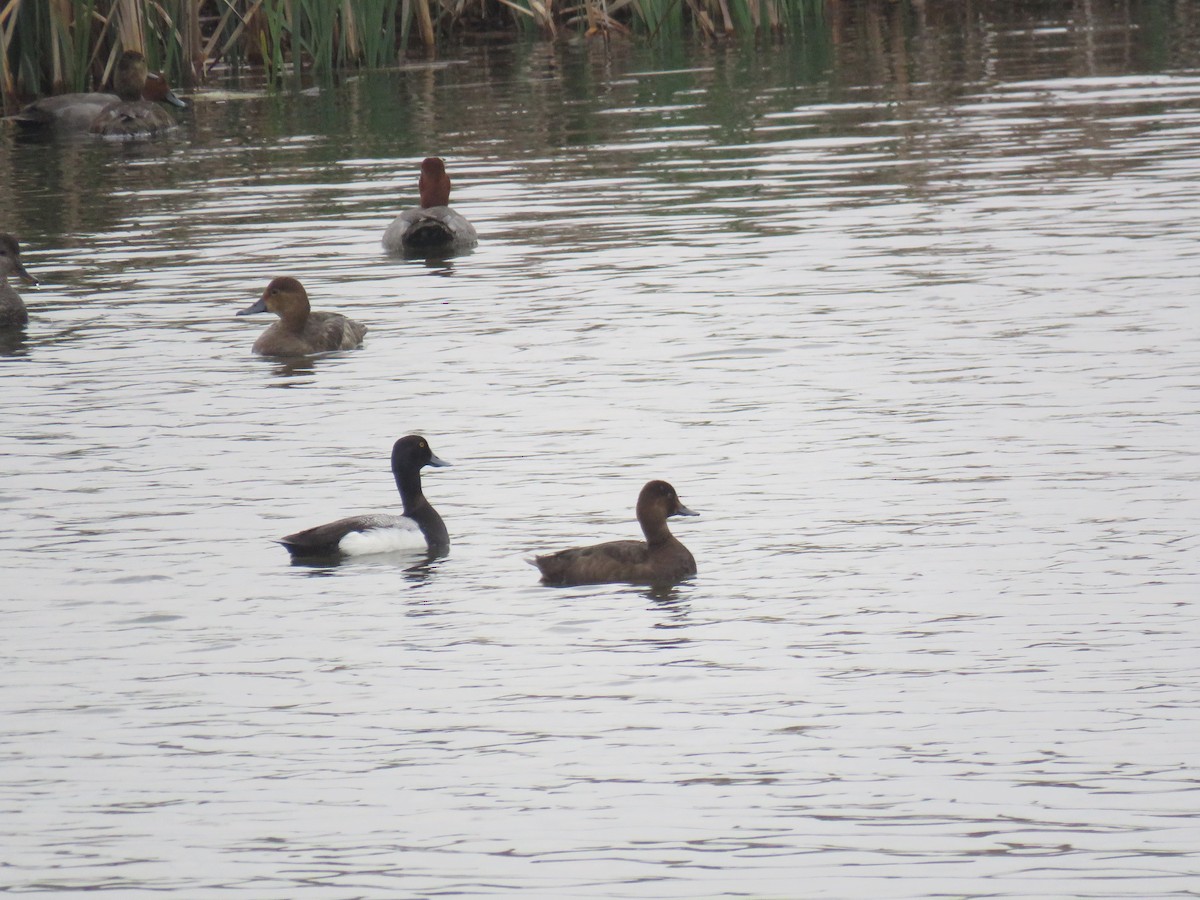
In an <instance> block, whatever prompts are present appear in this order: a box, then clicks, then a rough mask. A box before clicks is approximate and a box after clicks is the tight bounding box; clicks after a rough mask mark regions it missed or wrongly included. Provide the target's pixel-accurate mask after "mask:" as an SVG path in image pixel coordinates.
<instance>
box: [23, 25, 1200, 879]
mask: <svg viewBox="0 0 1200 900" xmlns="http://www.w3.org/2000/svg"><path fill="white" fill-rule="evenodd" d="M836 24H837V29H836V33H837V35H838V39H837V41H835V42H833V43H826V44H820V43H813V44H809V45H803V46H802V47H801V48H800V49H797V50H787V49H784V48H781V47H774V48H772V47H768V48H762V49H760V52H759V53H758V54H757V55H752V54H749V53H748V52H743V51H740V50H738V49H737V48H727V49H724V50H719V51H714V50H704V49H697V50H695V51H694V52H693V53H691V54H689V55H686V56H685V55H681V56H680V57H679V58H674V57H667V56H655V55H653V54H651V53H649V52H647V51H641V50H638V49H636V48H631V47H626V48H619V49H618V50H617V51H616V52H615V53H614V55H613V56H612V57H611V58H605V57H604V55H603V54H602V53H599V52H596V51H594V50H593V51H585V50H581V49H578V48H573V49H572V48H568V49H558V50H555V49H552V48H539V47H533V48H529V47H526V48H520V49H519V50H518V51H516V52H515V53H510V52H507V51H500V50H496V49H487V50H478V51H464V52H463V59H464V64H462V65H453V66H449V67H440V68H430V69H419V68H418V69H414V70H410V71H405V72H402V73H375V74H370V75H367V76H363V77H361V78H357V79H351V80H348V81H347V82H346V83H344V84H342V85H339V86H337V87H335V88H333V89H330V90H326V91H325V92H322V93H320V94H319V95H318V96H316V97H311V96H299V95H285V96H282V97H268V96H257V97H253V96H252V97H251V98H249V99H239V98H236V97H235V98H233V99H219V96H220V95H214V96H213V97H212V98H210V99H207V100H206V99H205V98H204V97H198V98H197V102H196V104H195V110H194V113H193V114H192V117H191V119H190V120H189V124H188V126H187V128H186V129H185V130H184V132H183V134H182V135H180V136H179V138H178V139H176V140H173V141H169V142H164V143H161V144H154V145H151V146H149V147H141V148H137V147H108V146H96V145H93V144H86V143H85V144H79V145H71V144H64V145H48V146H44V145H43V146H39V145H29V144H16V143H12V142H11V141H8V142H7V143H4V144H2V145H0V166H4V167H7V168H6V169H5V171H6V172H16V173H19V174H18V175H16V176H10V177H12V178H13V182H14V185H13V190H12V191H11V192H10V193H9V194H8V195H7V196H5V197H4V198H0V211H3V213H4V216H5V220H4V221H5V227H6V228H9V229H11V230H13V231H17V232H18V233H20V235H21V237H22V239H23V241H24V242H26V243H27V244H28V247H29V249H28V252H27V260H26V261H27V263H28V265H29V267H30V269H31V270H32V271H34V272H35V273H36V274H37V275H38V276H39V277H40V278H41V279H42V281H43V286H42V287H41V288H39V289H37V290H30V291H27V292H26V294H25V296H26V299H27V301H28V302H29V305H30V307H31V312H32V316H33V318H32V321H31V324H30V327H29V329H28V333H27V335H26V337H25V339H24V341H23V342H22V343H20V344H19V345H18V346H15V347H9V348H8V350H9V352H10V353H11V354H12V355H9V356H7V357H5V358H3V359H0V415H2V416H3V422H4V428H3V433H2V434H0V459H2V461H3V465H4V468H5V470H6V473H7V477H6V478H5V479H4V482H3V485H2V486H0V500H2V507H0V508H2V510H3V511H2V513H0V515H2V519H0V522H2V523H3V528H2V529H0V554H2V557H3V559H4V569H5V576H4V580H5V591H4V592H5V594H6V595H7V597H6V599H5V601H4V602H3V604H2V605H0V628H2V630H3V633H4V634H5V636H6V640H5V641H4V644H3V650H2V651H0V653H2V659H0V665H2V667H3V671H4V673H5V675H4V678H3V680H2V682H0V684H2V687H0V709H2V710H3V718H2V719H0V721H2V723H3V724H2V725H0V742H2V743H0V753H2V754H3V760H4V769H3V771H4V776H3V778H2V780H0V797H2V801H0V803H2V806H0V808H2V809H3V813H4V815H3V818H2V820H0V821H2V822H3V823H4V824H3V825H0V832H2V841H0V843H2V844H3V846H4V847H5V850H4V860H5V864H6V865H5V868H4V869H3V874H0V884H2V885H3V886H5V887H6V888H7V889H9V890H12V891H35V890H57V891H62V892H65V891H68V890H84V889H92V890H97V889H109V890H113V891H116V892H118V893H119V894H120V895H121V896H128V897H140V896H151V895H152V894H153V895H157V894H159V893H160V892H162V891H170V890H177V891H179V892H180V893H182V894H184V895H188V896H212V895H216V894H218V893H224V892H228V893H231V894H232V893H238V894H243V895H245V896H252V897H292V896H299V895H303V896H314V897H352V896H430V895H434V894H449V893H461V894H467V895H479V894H490V893H496V894H499V893H518V894H520V895H522V896H545V897H564V896H573V897H583V896H595V897H647V898H661V897H697V896H717V895H735V894H736V895H746V896H762V897H766V896H789V897H791V896H807V897H816V896H821V897H859V896H861V897H868V896H869V897H877V896H887V897H929V896H935V895H937V896H941V895H945V896H977V895H986V896H1004V897H1050V896H1053V897H1066V896H1080V897H1083V896H1086V897H1147V896H1168V895H1177V896H1188V895H1191V893H1190V892H1194V890H1195V886H1196V884H1197V879H1198V878H1200V860H1198V858H1197V851H1196V848H1197V847H1200V829H1198V827H1197V824H1196V819H1195V817H1194V812H1195V805H1196V802H1195V796H1196V785H1197V776H1196V770H1195V758H1196V752H1197V749H1198V747H1197V744H1198V739H1200V727H1198V725H1197V717H1196V713H1195V684H1196V681H1197V664H1196V658H1197V657H1196V651H1195V647H1196V643H1197V638H1198V637H1200V635H1198V630H1200V629H1198V627H1197V624H1198V623H1197V616H1196V612H1195V600H1196V593H1197V592H1196V586H1197V581H1198V579H1197V575H1198V573H1200V554H1198V553H1197V543H1198V540H1197V537H1196V520H1197V508H1198V500H1200V498H1198V489H1197V465H1196V461H1195V447H1196V446H1197V443H1198V439H1200V434H1198V430H1197V418H1196V407H1197V403H1196V370H1197V360H1198V358H1200V355H1198V351H1200V333H1198V331H1197V317H1196V309H1195V300H1194V294H1195V292H1196V284H1197V281H1198V279H1200V264H1198V262H1197V254H1196V251H1195V247H1196V238H1197V225H1196V223H1197V222H1198V221H1200V163H1198V162H1197V156H1196V142H1197V137H1198V135H1200V74H1198V73H1197V71H1196V70H1195V68H1194V67H1195V66H1196V63H1197V58H1196V56H1195V55H1194V54H1193V51H1192V50H1191V49H1189V48H1188V47H1186V46H1183V47H1182V48H1180V47H1177V46H1176V47H1175V48H1174V50H1173V51H1172V52H1173V53H1176V54H1178V56H1171V57H1170V58H1169V59H1167V60H1165V61H1164V60H1160V61H1159V64H1156V65H1151V64H1148V63H1147V62H1146V61H1145V60H1143V59H1141V58H1140V57H1138V55H1137V53H1135V52H1133V51H1131V50H1129V48H1130V47H1131V46H1135V47H1140V46H1142V45H1141V44H1138V43H1137V41H1138V37H1137V32H1131V31H1130V30H1129V29H1127V28H1118V27H1117V25H1119V24H1120V23H1119V22H1117V23H1115V24H1114V23H1113V22H1105V23H1101V24H1103V25H1104V27H1103V28H1100V27H1096V28H1093V29H1092V30H1091V31H1087V32H1083V31H1081V29H1080V27H1079V25H1078V23H1069V22H1068V23H1061V22H1056V21H1053V20H1046V21H1036V22H1032V23H1029V22H1026V23H1023V24H1020V25H1019V26H1018V25H1015V24H1012V25H1010V24H1005V23H1001V25H995V26H993V28H992V30H991V31H989V32H987V33H986V34H983V35H981V34H979V33H977V32H975V31H969V32H967V33H966V35H965V36H964V37H963V38H962V40H963V41H964V42H965V44H967V45H968V49H969V48H970V47H974V46H976V43H973V42H978V43H979V45H982V46H986V47H989V48H990V50H989V53H990V55H984V56H980V55H978V54H976V55H971V54H970V53H967V52H966V51H964V50H963V48H962V47H960V46H958V45H957V44H954V43H953V41H951V39H950V37H948V36H947V35H948V34H949V31H945V32H943V31H940V30H939V26H938V23H937V22H936V21H935V22H931V23H927V24H926V27H925V29H924V30H920V31H918V32H917V34H916V37H915V38H914V39H913V41H911V42H910V44H906V45H904V46H905V51H906V53H910V54H912V55H911V57H907V56H906V57H904V58H903V59H902V58H901V57H900V54H899V49H898V48H897V47H895V46H892V47H891V48H890V49H886V48H885V50H879V49H878V48H877V47H876V45H875V43H873V40H874V39H875V38H878V37H879V35H886V34H888V33H890V31H889V29H892V28H896V27H899V25H897V23H896V22H894V21H890V20H888V19H886V18H878V19H872V18H871V17H869V16H868V17H865V18H855V17H849V18H847V19H846V20H844V21H843V20H839V22H837V23H836ZM1060 26H1061V27H1060ZM1030 34H1035V35H1036V38H1037V39H1036V40H1033V41H1030V40H1029V39H1028V36H1029V35H1030ZM985 38H986V39H987V40H985ZM1089 43H1090V46H1091V50H1090V55H1089V53H1088V52H1085V51H1086V50H1087V47H1088V46H1089ZM885 44H886V41H885ZM1081 47H1082V49H1081ZM801 50H803V52H800V51H801ZM955 61H957V63H956V62H955ZM901 69H902V70H903V71H904V72H906V73H908V76H909V77H906V78H903V79H900V78H896V77H895V75H894V73H895V72H896V71H898V70H901ZM914 73H923V75H922V77H917V75H916V74H914ZM428 152H440V153H443V154H444V155H446V156H447V157H448V158H449V159H450V162H451V168H452V174H453V175H454V177H455V178H456V183H457V187H456V192H455V197H454V205H455V206H456V207H457V208H459V209H460V210H462V211H463V212H465V213H466V214H468V215H469V216H470V217H471V218H472V220H473V221H474V222H475V224H476V226H477V227H478V229H479V232H480V234H481V236H482V240H481V242H480V245H479V247H478V249H477V250H476V251H475V252H474V253H472V254H470V255H467V256H462V257H458V258H455V259H453V260H449V261H445V262H431V263H429V264H426V263H424V262H423V261H404V260H397V259H392V258H388V257H386V256H384V255H383V254H382V253H381V252H380V250H379V246H378V240H379V237H380V234H381V233H382V230H383V228H384V226H385V225H386V223H387V222H388V221H389V220H390V218H391V217H392V216H393V215H394V214H395V212H396V211H397V210H398V209H399V208H400V207H402V206H404V205H406V204H407V203H409V202H411V199H412V198H413V197H414V196H415V166H416V163H417V162H418V161H419V159H420V157H421V156H422V155H424V154H425V153H428ZM279 274H292V275H295V276H297V277H299V278H301V279H302V280H303V281H304V282H305V283H306V285H307V286H308V288H309V291H310V294H311V295H312V297H313V300H314V304H315V305H316V306H317V307H318V308H327V309H337V310H339V311H342V312H346V313H348V314H351V315H353V316H354V317H356V318H359V319H361V320H362V321H364V322H366V323H367V324H368V325H369V328H370V332H369V334H368V335H367V340H366V344H365V346H364V348H363V349H362V350H360V351H357V352H353V353H344V354H336V355H332V356H328V357H323V358H319V359H315V360H311V361H308V362H305V363H301V364H298V365H293V366H284V365H281V364H279V363H278V362H272V361H264V360H259V359H255V358H253V357H252V356H251V355H250V353H249V348H250V345H251V343H252V342H253V340H254V336H255V335H256V334H257V333H258V331H259V330H261V328H262V327H264V324H265V323H263V322H258V321H251V322H248V321H246V320H245V319H235V318H234V315H233V314H234V313H235V312H236V311H237V310H238V309H240V308H241V307H242V306H244V305H246V304H247V303H248V302H249V301H250V300H251V299H253V298H254V297H255V296H256V295H257V294H258V293H259V292H260V291H261V290H262V288H263V286H265V284H266V282H267V281H268V280H269V279H270V278H271V277H273V276H275V275H279ZM410 431H421V432H423V433H424V434H426V435H427V436H428V437H429V438H430V440H431V442H432V445H433V447H434V449H435V450H436V451H437V452H438V454H439V455H442V456H444V457H445V458H447V459H449V460H451V461H452V462H454V464H455V466H454V468H451V469H444V470H438V471H436V472H430V473H429V474H428V475H427V476H426V479H425V484H426V491H427V493H428V495H429V496H430V498H431V499H432V500H433V502H434V503H435V505H437V506H438V508H439V509H440V510H441V512H442V513H443V515H444V517H445V518H446V520H447V523H448V525H449V527H450V530H451V534H452V537H453V540H454V546H453V548H452V551H451V554H450V556H449V557H448V558H446V559H442V560H438V561H435V562H433V563H431V564H428V565H425V566H414V563H415V562H416V561H415V560H411V559H405V558H400V559H393V558H380V559H365V560H361V561H356V562H353V563H348V564H344V565H342V566H337V567H293V566H289V565H288V562H287V558H286V554H285V553H284V552H283V550H282V549H281V548H279V547H277V546H274V545H272V544H271V540H272V539H273V538H275V537H277V536H279V535H281V534H285V533H287V532H288V531H290V530H294V529H295V528H298V527H302V526H305V525H311V524H316V523H318V522H321V521H325V520H327V519H329V518H331V517H333V516H335V515H340V514H343V513H350V512H356V511H370V510H379V509H385V508H392V507H393V506H394V505H395V497H394V490H393V487H392V484H391V480H390V476H389V473H388V471H387V462H386V456H387V452H388V448H389V447H390V443H391V441H392V440H393V439H394V438H395V437H396V436H398V435H400V434H402V433H406V432H410ZM652 477H661V478H667V479H669V480H671V481H672V482H673V483H674V484H675V485H676V486H677V487H678V488H679V490H680V493H681V495H682V496H683V498H684V500H685V502H687V503H688V504H689V505H690V506H692V507H693V508H695V509H697V510H699V511H700V512H701V513H702V517H701V518H699V519H692V520H687V521H684V522H682V523H681V524H679V525H678V526H677V528H676V531H677V533H678V534H679V535H680V536H681V537H682V539H683V540H684V542H685V543H687V544H688V545H689V546H690V547H691V548H692V550H693V551H694V553H695V555H696V557H697V559H698V561H699V565H700V575H699V577H698V578H697V579H695V581H694V582H692V583H689V584H685V585H681V586H679V587H677V588H675V589H674V590H671V591H659V592H653V591H648V590H645V589H639V588H627V587H599V588H579V589H573V590H566V591H561V590H548V589H544V588H540V587H538V586H537V584H536V573H535V572H534V570H533V569H531V568H529V567H528V566H526V565H525V564H524V563H523V561H522V560H523V558H524V557H526V556H528V555H530V554H531V553H533V552H537V551H540V550H544V549H552V548H556V547H561V546H568V545H570V544H572V543H577V542H581V541H590V540H598V539H606V538H611V537H625V536H631V535H632V534H633V529H634V527H635V526H634V524H633V521H632V506H633V501H634V498H635V496H636V493H637V490H638V488H639V487H640V485H641V484H642V483H643V482H644V481H645V480H647V479H648V478H652Z"/></svg>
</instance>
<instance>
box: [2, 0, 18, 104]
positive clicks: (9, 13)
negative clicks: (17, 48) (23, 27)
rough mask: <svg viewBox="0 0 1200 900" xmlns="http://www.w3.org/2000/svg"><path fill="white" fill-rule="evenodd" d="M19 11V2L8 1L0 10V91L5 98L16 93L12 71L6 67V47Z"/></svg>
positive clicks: (10, 41)
mask: <svg viewBox="0 0 1200 900" xmlns="http://www.w3.org/2000/svg"><path fill="white" fill-rule="evenodd" d="M20 9H21V0H9V2H8V3H6V4H5V5H4V7H3V9H0V91H3V93H4V96H5V97H11V96H12V95H13V94H15V93H16V87H17V85H16V81H15V79H14V78H13V73H12V69H11V68H9V65H8V47H9V45H10V44H11V43H12V36H13V29H14V28H16V25H17V13H18V12H19V11H20Z"/></svg>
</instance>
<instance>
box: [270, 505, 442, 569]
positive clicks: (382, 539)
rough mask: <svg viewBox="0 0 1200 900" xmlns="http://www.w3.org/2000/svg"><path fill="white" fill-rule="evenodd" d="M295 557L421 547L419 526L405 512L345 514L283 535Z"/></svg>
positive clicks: (422, 544)
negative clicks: (402, 513)
mask: <svg viewBox="0 0 1200 900" xmlns="http://www.w3.org/2000/svg"><path fill="white" fill-rule="evenodd" d="M279 543H281V544H283V546H285V547H286V548H287V550H288V552H289V553H290V554H292V556H295V557H300V558H304V557H327V556H360V555H363V554H367V553H388V552H395V551H400V550H423V549H425V548H426V546H427V543H426V540H425V535H424V534H422V532H421V528H420V526H419V525H418V524H417V523H416V522H415V521H413V520H412V519H410V518H408V517H407V516H390V515H369V516H347V517H346V518H344V519H338V520H337V521H336V522H330V523H328V524H327V525H318V526H317V527H316V528H308V529H305V530H304V531H297V532H296V533H295V534H289V535H288V536H287V537H285V538H282V539H281V540H280V541H279Z"/></svg>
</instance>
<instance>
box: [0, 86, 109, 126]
mask: <svg viewBox="0 0 1200 900" xmlns="http://www.w3.org/2000/svg"><path fill="white" fill-rule="evenodd" d="M116 102H117V95H116V94H99V93H89V94H58V95H56V96H54V97H43V98H41V99H40V100H35V101H34V102H33V103H30V104H29V105H28V106H26V107H25V108H24V109H22V110H21V111H20V112H19V113H17V114H16V115H15V116H13V117H12V121H14V122H16V123H17V125H19V126H20V127H22V128H25V129H42V128H55V129H60V130H62V131H87V130H88V129H89V128H90V127H91V125H92V123H93V122H94V121H96V117H97V116H98V115H100V113H101V112H103V111H104V109H105V107H107V106H110V105H112V104H113V103H116Z"/></svg>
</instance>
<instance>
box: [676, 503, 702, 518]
mask: <svg viewBox="0 0 1200 900" xmlns="http://www.w3.org/2000/svg"><path fill="white" fill-rule="evenodd" d="M671 515H673V516H698V515H700V513H698V512H696V511H695V510H691V509H688V508H687V507H686V506H684V505H683V504H682V503H680V504H679V505H678V506H677V507H675V512H673V513H671Z"/></svg>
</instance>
